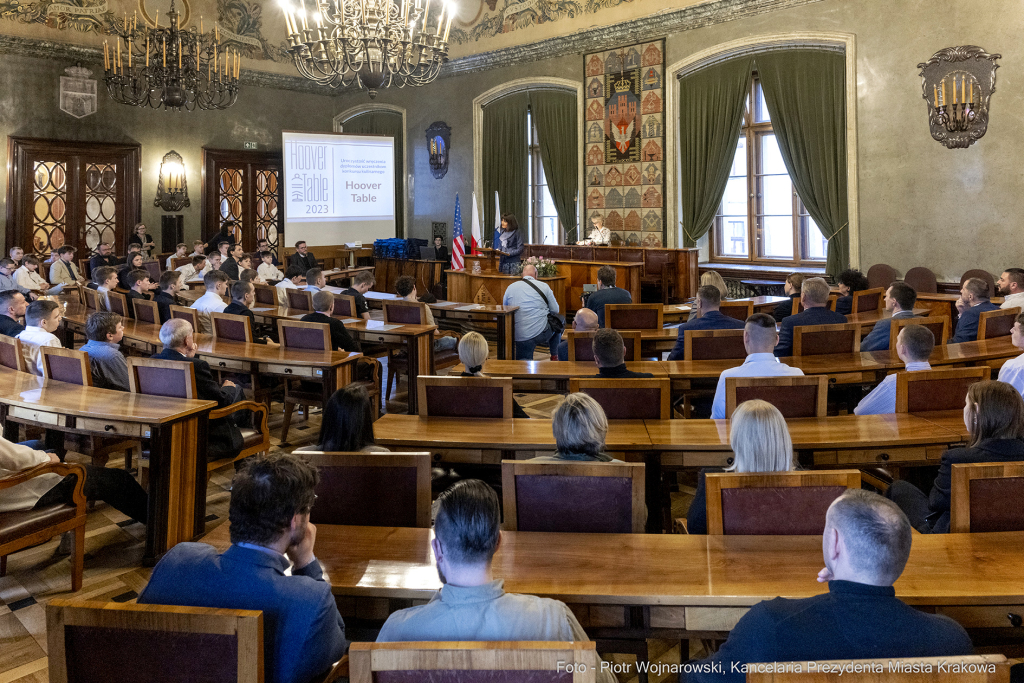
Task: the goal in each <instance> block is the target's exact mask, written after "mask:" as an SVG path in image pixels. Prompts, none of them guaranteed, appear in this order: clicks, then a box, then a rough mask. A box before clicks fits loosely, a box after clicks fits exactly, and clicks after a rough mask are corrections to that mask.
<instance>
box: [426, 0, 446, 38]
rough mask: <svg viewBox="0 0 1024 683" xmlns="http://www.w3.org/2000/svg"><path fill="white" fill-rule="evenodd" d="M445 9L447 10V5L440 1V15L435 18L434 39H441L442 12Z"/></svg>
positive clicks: (442, 26)
mask: <svg viewBox="0 0 1024 683" xmlns="http://www.w3.org/2000/svg"><path fill="white" fill-rule="evenodd" d="M446 9H448V4H447V3H445V2H443V1H442V2H441V14H440V16H438V17H437V33H435V34H434V37H436V38H440V37H441V30H442V29H443V28H444V11H445V10H446ZM424 28H426V27H424Z"/></svg>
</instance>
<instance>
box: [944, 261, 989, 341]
mask: <svg viewBox="0 0 1024 683" xmlns="http://www.w3.org/2000/svg"><path fill="white" fill-rule="evenodd" d="M956 310H957V312H958V313H959V314H960V317H959V318H958V319H957V321H956V334H955V335H953V336H952V337H950V338H949V341H948V342H946V343H947V344H959V343H961V342H967V341H975V340H977V339H978V323H979V322H980V321H981V314H982V313H987V312H988V311H998V310H999V307H998V306H996V305H995V304H994V303H992V302H991V301H989V297H988V283H987V282H985V281H984V280H982V279H981V278H977V277H972V278H970V279H968V280H967V281H966V282H964V284H963V285H961V287H960V298H959V299H957V300H956Z"/></svg>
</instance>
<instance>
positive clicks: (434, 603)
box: [377, 479, 615, 683]
mask: <svg viewBox="0 0 1024 683" xmlns="http://www.w3.org/2000/svg"><path fill="white" fill-rule="evenodd" d="M500 526H501V512H500V504H499V501H498V495H497V494H496V493H495V492H494V489H492V488H491V487H490V486H488V485H487V484H485V483H484V482H482V481H480V480H478V479H466V480H463V481H460V482H458V483H457V484H455V485H454V486H452V487H451V488H449V489H447V490H446V491H444V492H443V493H442V494H441V495H440V496H438V498H437V515H436V517H435V519H434V538H433V539H432V540H431V541H430V544H431V547H432V548H433V549H434V557H435V558H436V561H437V573H438V575H439V576H440V578H441V584H442V586H441V590H440V591H438V592H437V593H435V594H434V596H433V597H432V598H431V599H430V602H428V603H427V604H425V605H419V606H416V607H409V608H408V609H403V610H400V611H398V612H395V613H394V614H392V615H391V616H390V617H388V620H387V621H386V622H384V627H383V628H382V629H381V630H380V634H379V635H378V636H377V642H378V643H394V642H408V641H431V642H434V641H481V640H539V641H555V642H569V641H573V642H581V641H588V640H590V638H589V637H588V636H587V634H586V632H585V631H584V630H583V627H582V626H580V623H579V621H577V620H576V617H575V616H574V615H573V613H572V612H571V611H570V610H569V608H568V607H567V606H566V605H565V604H564V603H562V602H559V601H558V600H551V599H550V598H538V597H536V596H533V595H517V594H513V593H506V592H505V591H504V590H503V585H504V580H502V579H495V578H494V576H493V573H492V571H491V560H492V559H493V558H494V553H495V552H497V550H498V546H500V545H501V531H499V529H500ZM598 680H600V681H602V683H613V682H614V681H615V677H614V675H613V674H612V673H611V671H599V672H598Z"/></svg>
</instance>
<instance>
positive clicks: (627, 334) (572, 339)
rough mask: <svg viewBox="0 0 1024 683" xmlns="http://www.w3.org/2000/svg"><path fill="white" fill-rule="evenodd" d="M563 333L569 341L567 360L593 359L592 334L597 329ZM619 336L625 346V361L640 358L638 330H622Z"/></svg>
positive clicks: (594, 333)
mask: <svg viewBox="0 0 1024 683" xmlns="http://www.w3.org/2000/svg"><path fill="white" fill-rule="evenodd" d="M565 334H566V339H567V340H568V342H569V360H571V361H577V360H578V361H592V360H594V335H596V334H597V330H587V331H586V332H576V331H575V330H569V331H567V332H566V333H565ZM619 336H620V337H622V345H623V346H624V347H625V352H626V353H625V358H626V362H627V363H628V362H630V361H638V360H641V359H642V358H643V356H641V355H640V346H641V344H640V330H623V331H622V332H619Z"/></svg>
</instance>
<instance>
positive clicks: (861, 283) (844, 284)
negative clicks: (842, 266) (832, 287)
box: [836, 268, 871, 315]
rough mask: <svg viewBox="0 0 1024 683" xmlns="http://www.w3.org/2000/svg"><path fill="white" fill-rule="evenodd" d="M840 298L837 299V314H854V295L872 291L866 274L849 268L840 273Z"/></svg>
mask: <svg viewBox="0 0 1024 683" xmlns="http://www.w3.org/2000/svg"><path fill="white" fill-rule="evenodd" d="M838 284H839V298H838V299H836V313H841V314H843V315H850V314H851V313H852V312H853V295H854V294H855V293H856V292H863V291H864V290H865V289H871V284H870V283H869V282H868V279H867V277H865V276H864V273H862V272H860V271H859V270H856V269H854V268H847V269H846V270H844V271H843V272H841V273H839V279H838Z"/></svg>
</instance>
